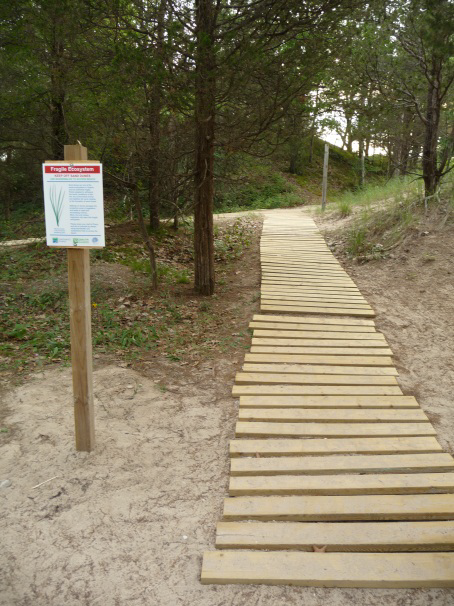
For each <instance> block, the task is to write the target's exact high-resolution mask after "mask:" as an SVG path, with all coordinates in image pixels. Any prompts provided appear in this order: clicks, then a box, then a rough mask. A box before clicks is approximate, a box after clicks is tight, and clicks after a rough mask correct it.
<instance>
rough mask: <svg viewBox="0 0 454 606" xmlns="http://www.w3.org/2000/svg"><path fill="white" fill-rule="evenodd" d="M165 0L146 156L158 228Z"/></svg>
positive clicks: (153, 225)
mask: <svg viewBox="0 0 454 606" xmlns="http://www.w3.org/2000/svg"><path fill="white" fill-rule="evenodd" d="M165 11H166V0H161V3H160V5H159V10H158V19H157V30H156V47H155V56H156V64H157V65H158V67H157V68H156V69H155V74H154V79H153V84H152V90H151V95H150V98H149V99H148V129H149V134H150V148H149V156H148V207H149V210H150V228H151V229H153V230H157V229H159V226H160V220H159V207H160V197H161V196H160V193H161V191H160V190H161V188H160V183H159V181H160V178H161V171H160V169H161V158H160V155H161V149H160V144H161V126H160V119H161V110H162V82H161V79H162V74H161V73H160V70H161V69H162V51H163V44H164V17H165Z"/></svg>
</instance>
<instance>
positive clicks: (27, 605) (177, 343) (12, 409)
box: [0, 210, 454, 606]
mask: <svg viewBox="0 0 454 606" xmlns="http://www.w3.org/2000/svg"><path fill="white" fill-rule="evenodd" d="M267 212H273V213H274V212H278V213H285V212H286V211H285V210H276V211H267ZM315 219H316V221H318V222H319V224H320V227H321V228H322V229H324V230H326V233H327V240H328V242H335V243H336V249H337V250H338V251H339V253H338V254H339V256H340V258H341V261H342V262H343V264H344V265H345V267H346V269H347V270H348V271H349V273H350V274H351V276H352V277H353V279H354V280H355V281H356V283H357V285H358V286H359V288H360V289H361V291H362V292H363V294H364V295H365V297H366V298H367V299H368V301H369V302H370V303H371V304H372V305H373V307H374V308H375V309H376V311H377V319H376V322H377V326H378V328H379V329H380V330H382V331H383V332H384V334H385V336H386V338H387V339H388V341H389V343H390V345H391V347H392V349H393V351H394V353H395V359H396V365H397V367H398V370H399V372H400V384H401V385H402V387H403V389H404V391H405V392H406V393H414V394H415V395H416V396H417V397H418V400H419V402H420V404H421V406H422V407H423V408H424V410H425V411H426V412H427V414H428V415H429V417H430V419H431V421H432V423H433V424H434V426H435V427H436V429H437V431H438V435H439V438H440V441H441V443H442V445H443V446H444V447H445V448H446V449H447V450H449V451H450V452H454V437H453V436H454V407H453V404H452V393H453V386H454V365H453V360H452V343H453V342H454V325H453V322H452V318H453V317H454V270H453V269H452V267H451V251H452V250H453V247H454V230H453V229H452V228H449V229H445V230H444V231H443V234H442V237H441V234H440V233H435V232H434V233H431V232H430V231H429V234H428V235H425V236H424V237H423V236H418V235H417V234H416V235H415V237H414V238H413V239H411V240H410V241H408V240H407V241H406V243H405V247H404V248H402V249H396V250H395V251H394V253H393V258H388V259H386V260H380V261H373V262H370V263H367V264H364V265H359V264H356V263H354V262H352V261H349V260H348V259H347V258H346V257H345V256H343V254H342V250H343V246H342V238H343V236H342V233H339V231H338V224H337V223H336V222H334V221H333V220H321V219H320V218H319V217H318V216H315ZM220 220H221V221H222V223H227V224H230V222H231V221H232V217H230V218H227V219H225V218H220ZM248 221H249V222H250V229H249V232H248V234H249V235H248V248H247V250H245V251H243V253H242V254H239V255H237V256H236V257H235V258H232V259H231V260H230V261H229V263H228V264H227V265H225V266H223V268H222V270H221V282H222V283H221V284H220V294H219V295H218V296H217V298H216V299H214V300H212V301H211V302H210V303H208V304H207V303H206V302H204V301H201V300H200V299H198V298H197V297H196V296H195V295H193V294H191V290H190V285H187V284H180V285H179V286H178V288H177V289H176V291H175V289H173V290H172V289H170V288H169V289H168V295H167V297H168V299H169V298H170V300H171V302H172V304H173V306H174V307H169V309H170V311H165V310H164V311H165V313H168V314H169V315H168V317H167V322H168V324H169V326H168V330H170V331H174V333H172V332H171V333H170V335H169V333H168V331H167V332H164V324H165V322H166V320H165V316H163V318H164V319H162V326H161V325H160V328H159V331H160V332H159V335H161V336H160V337H159V338H158V340H157V345H156V347H153V348H152V349H151V350H149V351H148V352H144V351H141V353H140V355H139V354H137V355H135V356H132V357H125V356H124V355H120V353H118V354H117V353H116V350H115V346H114V347H113V348H112V349H109V350H108V351H105V352H103V351H101V350H100V349H99V346H98V349H96V348H95V351H96V352H97V353H96V354H95V371H94V390H95V409H96V437H97V446H96V450H95V451H94V452H93V453H92V454H86V453H76V452H75V451H74V443H73V417H72V409H71V373H70V369H69V368H68V367H67V366H65V364H64V359H63V357H64V355H63V354H64V351H65V350H63V349H61V353H60V354H59V355H61V357H62V360H61V361H60V362H58V361H56V362H54V363H50V364H47V363H45V364H42V365H41V366H37V365H34V364H31V363H30V364H28V365H26V364H25V360H26V357H25V354H27V352H28V350H27V349H17V350H16V351H17V355H18V356H19V357H20V359H21V362H20V364H21V365H20V366H17V367H16V371H15V375H13V374H12V373H8V372H5V373H4V374H3V375H2V378H3V386H2V391H1V395H2V404H1V410H0V412H1V420H2V433H0V442H1V443H2V456H1V459H0V480H9V481H10V482H11V485H9V486H4V487H2V488H0V500H1V508H2V517H3V530H2V545H3V549H2V555H1V556H0V558H1V560H2V561H1V563H0V568H1V571H2V572H1V573H0V574H1V580H0V584H1V586H2V591H1V593H0V604H2V606H3V605H4V606H32V605H33V606H60V605H63V604H67V605H69V606H76V605H77V606H79V605H81V606H82V605H83V606H85V605H86V606H92V605H98V604H99V605H102V606H117V605H118V606H123V605H124V604H127V605H128V606H145V605H147V606H227V605H228V606H281V605H282V606H284V605H285V606H287V605H288V606H291V605H295V606H296V605H297V604H298V605H300V604H302V603H304V604H305V605H307V606H327V605H329V606H347V605H348V606H379V605H380V606H429V605H430V606H449V605H450V604H452V600H453V595H454V594H453V592H452V591H449V590H441V589H440V590H436V589H432V590H369V589H323V588H298V587H284V586H283V587H268V586H248V585H245V586H234V585H230V586H202V585H201V584H200V580H199V579H200V569H201V559H202V554H203V552H204V551H205V550H212V549H214V536H215V526H216V522H217V521H218V520H219V519H220V517H221V510H222V500H223V497H224V496H225V495H226V491H227V483H228V462H229V461H228V441H229V439H230V438H232V437H233V433H234V425H235V421H236V417H237V402H236V401H235V400H234V399H233V398H232V397H231V387H232V384H233V378H234V375H235V372H236V371H237V370H238V369H239V368H240V365H241V363H242V360H243V355H244V352H245V349H246V348H247V347H248V346H249V333H248V328H247V327H248V323H249V321H250V319H251V317H252V315H253V313H257V311H258V309H259V299H258V293H259V277H260V276H259V251H258V237H259V233H260V220H259V218H258V216H254V218H250V217H249V219H248ZM102 276H104V277H102ZM101 278H102V280H104V282H101V286H100V289H98V290H96V289H95V291H96V292H97V293H98V299H97V300H99V301H100V304H101V301H102V288H101V287H102V284H103V283H105V284H107V283H109V284H110V285H113V287H114V288H115V289H116V290H115V292H114V293H110V294H109V296H110V295H111V296H112V299H111V300H112V301H115V310H116V313H118V314H127V313H128V314H131V313H134V314H135V316H134V318H133V319H130V320H128V318H127V316H126V320H125V324H124V326H125V327H126V328H128V324H127V322H128V321H129V322H135V321H136V317H138V314H140V313H146V308H145V305H143V303H142V301H147V300H146V299H144V298H140V297H138V296H136V295H134V296H131V297H129V298H128V297H125V295H124V292H125V287H126V289H127V288H128V287H129V288H130V289H131V290H132V289H133V283H135V282H134V279H133V277H132V274H131V270H130V269H129V268H128V267H126V266H124V265H120V264H117V263H113V262H109V263H106V262H102V263H100V264H98V265H96V264H95V265H94V281H95V282H97V281H98V282H99V281H100V280H101ZM42 279H43V280H44V278H42ZM60 279H61V277H59V276H57V277H56V280H57V282H58V280H60ZM142 281H143V278H142ZM35 286H36V285H35ZM30 288H31V285H30V284H28V283H27V281H26V280H25V281H24V284H23V290H24V292H25V294H30V290H29V289H30ZM109 292H110V291H109ZM121 292H123V295H122V296H119V294H120V293H121ZM134 292H135V291H134ZM11 296H12V295H11ZM172 297H173V298H172ZM175 297H177V299H175ZM119 298H122V299H123V300H122V301H118V299H119ZM175 301H176V302H175ZM125 303H126V305H125ZM161 304H162V300H161V299H159V304H158V303H157V301H156V300H155V301H154V303H153V302H152V303H148V305H152V306H156V307H157V309H161V307H159V306H160V305H161ZM121 306H124V307H121ZM175 306H176V307H177V309H176V311H175ZM117 308H118V309H117ZM131 308H132V310H133V311H132V312H131ZM128 310H129V311H128ZM140 310H142V311H140ZM144 310H145V311H144ZM95 312H96V308H95V309H94V314H95ZM177 312H178V314H179V316H178V321H176V320H175V314H176V313H177ZM43 321H44V319H43ZM147 321H148V320H147ZM129 328H131V326H129ZM103 331H104V332H105V331H108V327H107V328H106V327H105V325H100V326H99V332H100V334H102V332H103ZM180 331H181V332H182V333H184V339H183V340H178V339H177V338H176V336H175V339H174V340H172V339H173V337H172V334H175V335H178V333H179V332H180ZM191 331H192V332H191ZM160 339H161V340H162V344H161V343H160ZM169 344H170V345H169ZM16 346H17V347H21V343H20V341H19V342H18V344H17V345H16ZM120 346H121V344H120V345H118V346H116V347H118V351H120V349H121V347H120ZM168 346H170V349H169V347H168ZM24 347H25V345H24ZM47 480H50V481H47ZM46 481H47V482H46ZM41 482H46V483H44V484H42V485H41V486H37V485H38V484H40V483H41Z"/></svg>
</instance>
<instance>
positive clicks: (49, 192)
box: [43, 161, 105, 248]
mask: <svg viewBox="0 0 454 606" xmlns="http://www.w3.org/2000/svg"><path fill="white" fill-rule="evenodd" d="M43 184H44V209H45V216H46V238H47V244H48V246H57V247H58V246H61V247H65V248H73V247H88V248H101V247H103V246H105V235H104V204H103V188H102V164H100V163H99V162H89V161H84V162H80V163H78V162H74V163H71V162H48V163H46V164H43Z"/></svg>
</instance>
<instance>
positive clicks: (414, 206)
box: [347, 188, 420, 259]
mask: <svg viewBox="0 0 454 606" xmlns="http://www.w3.org/2000/svg"><path fill="white" fill-rule="evenodd" d="M381 191H382V190H381ZM393 191H394V195H393V196H392V197H390V198H388V199H387V200H383V199H382V200H380V204H379V205H378V204H374V200H372V202H371V204H369V205H367V206H365V207H364V208H363V209H362V210H361V212H360V213H359V214H358V215H357V217H356V218H355V220H354V223H353V225H352V227H351V228H350V230H349V231H348V233H347V252H348V253H349V254H350V255H351V256H353V257H362V258H364V259H373V258H378V257H381V256H383V255H384V254H386V252H387V251H389V250H391V249H392V248H394V247H395V246H397V245H398V244H399V243H400V242H402V241H403V240H404V239H405V237H406V235H407V234H408V233H409V231H410V230H411V229H412V228H413V227H414V226H415V225H416V223H417V222H418V220H419V215H420V213H419V212H418V206H420V204H419V202H420V199H419V197H418V194H417V192H415V191H414V190H413V189H410V190H406V191H401V190H398V189H397V188H396V189H394V190H393ZM397 191H401V194H400V195H397V194H396V192H397Z"/></svg>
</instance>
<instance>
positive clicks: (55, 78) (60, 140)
mask: <svg viewBox="0 0 454 606" xmlns="http://www.w3.org/2000/svg"><path fill="white" fill-rule="evenodd" d="M56 32H57V27H55V28H54V39H53V44H52V48H51V57H50V61H51V77H50V86H51V88H50V113H51V116H50V123H51V150H52V160H64V156H65V154H64V146H65V145H67V144H68V143H69V137H68V132H67V129H66V122H65V109H64V104H65V97H66V91H65V81H64V80H65V78H64V67H63V59H64V58H63V53H64V47H63V43H62V42H61V41H60V40H59V39H58V34H57V33H56Z"/></svg>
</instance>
